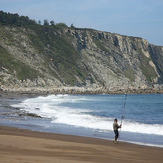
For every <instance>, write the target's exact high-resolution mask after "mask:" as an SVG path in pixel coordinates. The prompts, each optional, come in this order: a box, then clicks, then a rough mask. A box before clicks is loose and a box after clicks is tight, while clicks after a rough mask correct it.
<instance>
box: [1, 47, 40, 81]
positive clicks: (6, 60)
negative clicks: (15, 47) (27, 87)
mask: <svg viewBox="0 0 163 163" xmlns="http://www.w3.org/2000/svg"><path fill="white" fill-rule="evenodd" d="M4 69H6V70H7V71H8V73H14V71H16V76H17V78H18V79H19V80H23V79H35V78H36V77H37V76H38V75H40V74H39V73H38V72H37V71H36V70H33V69H32V68H31V67H29V66H28V65H26V64H24V63H22V62H21V61H19V60H17V59H15V58H14V57H13V56H12V55H11V54H9V53H8V52H7V51H6V50H5V49H4V48H2V46H0V70H4Z"/></svg>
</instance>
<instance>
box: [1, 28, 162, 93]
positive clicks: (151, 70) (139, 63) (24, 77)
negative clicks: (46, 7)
mask: <svg viewBox="0 0 163 163" xmlns="http://www.w3.org/2000/svg"><path fill="white" fill-rule="evenodd" d="M0 87H1V89H2V90H4V91H20V92H21V91H22V92H23V91H26V92H30V91H34V90H37V91H44V90H48V91H51V92H53V91H54V90H56V89H57V90H58V89H60V90H61V89H64V90H68V91H73V89H74V88H75V89H79V90H81V91H83V90H103V92H106V93H107V92H109V91H118V90H126V89H130V90H140V89H153V90H155V91H160V90H163V47H162V46H155V45H152V44H149V43H148V42H147V41H146V40H144V39H142V38H138V37H129V36H122V35H119V34H114V33H109V32H102V31H97V30H93V29H77V28H56V27H53V26H41V25H35V26H24V27H23V26H7V25H0Z"/></svg>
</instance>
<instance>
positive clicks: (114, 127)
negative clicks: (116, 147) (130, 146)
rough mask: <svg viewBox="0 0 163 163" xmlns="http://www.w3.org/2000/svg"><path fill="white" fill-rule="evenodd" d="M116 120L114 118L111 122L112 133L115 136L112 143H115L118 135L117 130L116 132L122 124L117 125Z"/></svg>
mask: <svg viewBox="0 0 163 163" xmlns="http://www.w3.org/2000/svg"><path fill="white" fill-rule="evenodd" d="M117 122H118V120H117V119H114V123H113V130H114V133H115V138H114V141H113V142H114V143H117V139H118V137H119V132H118V129H119V128H121V126H122V125H118V123H117Z"/></svg>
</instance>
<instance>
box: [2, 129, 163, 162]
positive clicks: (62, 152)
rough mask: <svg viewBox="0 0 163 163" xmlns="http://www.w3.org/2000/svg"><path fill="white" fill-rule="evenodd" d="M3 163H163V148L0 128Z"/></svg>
mask: <svg viewBox="0 0 163 163" xmlns="http://www.w3.org/2000/svg"><path fill="white" fill-rule="evenodd" d="M0 138H1V139H0V140H1V141H0V151H1V152H0V159H1V161H2V162H37V161H38V162H61V163H64V162H65V163H78V162H88V163H93V162H99V163H108V162H113V163H114V162H115V163H118V162H122V163H123V162H135V163H136V162H142V163H143V162H151V163H152V162H157V163H159V162H160V163H161V162H162V153H163V148H158V147H149V146H142V145H136V144H130V143H125V142H120V143H119V144H114V143H113V142H112V141H110V140H103V139H98V138H90V137H81V136H72V135H64V134H54V133H45V132H37V131H30V130H26V129H18V128H13V127H5V126H0Z"/></svg>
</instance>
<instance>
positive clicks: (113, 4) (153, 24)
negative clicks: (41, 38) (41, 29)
mask: <svg viewBox="0 0 163 163" xmlns="http://www.w3.org/2000/svg"><path fill="white" fill-rule="evenodd" d="M0 10H2V11H4V12H9V13H17V14H19V15H20V16H21V15H23V16H28V17H29V18H30V19H34V20H36V21H37V22H38V21H39V20H40V21H41V22H42V23H43V22H44V20H46V19H47V20H48V21H49V22H50V21H51V20H53V21H54V22H55V23H60V22H63V23H65V24H67V25H68V26H71V24H73V25H74V26H75V27H78V28H92V29H96V30H100V31H106V32H111V33H117V34H121V35H127V36H134V37H141V38H143V39H146V40H147V41H148V42H149V43H151V44H154V45H161V46H163V0H0Z"/></svg>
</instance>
